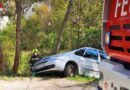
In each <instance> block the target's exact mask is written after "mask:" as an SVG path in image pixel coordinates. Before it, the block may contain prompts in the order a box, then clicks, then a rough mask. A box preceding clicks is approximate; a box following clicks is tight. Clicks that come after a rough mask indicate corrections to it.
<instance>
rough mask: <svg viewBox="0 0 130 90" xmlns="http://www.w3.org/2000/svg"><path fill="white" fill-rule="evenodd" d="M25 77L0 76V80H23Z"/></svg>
mask: <svg viewBox="0 0 130 90" xmlns="http://www.w3.org/2000/svg"><path fill="white" fill-rule="evenodd" d="M25 78H27V77H18V76H0V80H4V81H15V80H24V79H25Z"/></svg>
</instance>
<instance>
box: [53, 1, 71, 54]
mask: <svg viewBox="0 0 130 90" xmlns="http://www.w3.org/2000/svg"><path fill="white" fill-rule="evenodd" d="M72 4H73V0H70V1H69V4H68V8H67V12H66V15H65V18H64V20H63V23H62V25H61V29H60V33H59V36H58V41H57V44H56V48H55V53H58V51H59V48H60V44H61V40H62V36H63V33H64V30H65V26H66V23H67V21H68V19H69V15H70V13H71V8H72Z"/></svg>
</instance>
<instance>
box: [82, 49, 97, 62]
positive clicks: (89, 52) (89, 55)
mask: <svg viewBox="0 0 130 90" xmlns="http://www.w3.org/2000/svg"><path fill="white" fill-rule="evenodd" d="M85 57H87V58H91V59H94V60H98V52H97V50H94V49H87V51H86V53H85Z"/></svg>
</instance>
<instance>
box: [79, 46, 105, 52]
mask: <svg viewBox="0 0 130 90" xmlns="http://www.w3.org/2000/svg"><path fill="white" fill-rule="evenodd" d="M84 48H85V49H86V48H87V49H88V48H91V49H94V50H97V51H101V52H103V51H102V50H99V49H96V48H92V47H82V48H80V49H84Z"/></svg>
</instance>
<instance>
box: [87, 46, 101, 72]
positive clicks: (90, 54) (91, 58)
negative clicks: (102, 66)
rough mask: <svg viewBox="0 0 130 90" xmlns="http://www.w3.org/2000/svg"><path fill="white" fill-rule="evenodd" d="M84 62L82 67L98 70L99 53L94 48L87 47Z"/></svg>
mask: <svg viewBox="0 0 130 90" xmlns="http://www.w3.org/2000/svg"><path fill="white" fill-rule="evenodd" d="M84 58H85V63H84V66H85V67H84V68H85V69H87V70H90V71H99V67H98V64H99V61H100V55H99V52H98V51H97V50H96V49H92V48H88V49H87V50H86V52H85V55H84Z"/></svg>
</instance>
